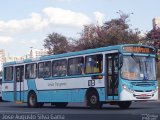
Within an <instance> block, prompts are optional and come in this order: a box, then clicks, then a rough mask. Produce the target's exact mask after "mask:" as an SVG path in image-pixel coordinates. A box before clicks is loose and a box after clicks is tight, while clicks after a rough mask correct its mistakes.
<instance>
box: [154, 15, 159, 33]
mask: <svg viewBox="0 0 160 120" xmlns="http://www.w3.org/2000/svg"><path fill="white" fill-rule="evenodd" d="M153 29H156V30H157V29H160V17H155V18H153Z"/></svg>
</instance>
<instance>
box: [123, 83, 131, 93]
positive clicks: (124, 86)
mask: <svg viewBox="0 0 160 120" xmlns="http://www.w3.org/2000/svg"><path fill="white" fill-rule="evenodd" d="M122 88H123V89H124V90H126V91H128V92H130V93H134V90H132V89H129V88H128V87H127V85H125V84H122Z"/></svg>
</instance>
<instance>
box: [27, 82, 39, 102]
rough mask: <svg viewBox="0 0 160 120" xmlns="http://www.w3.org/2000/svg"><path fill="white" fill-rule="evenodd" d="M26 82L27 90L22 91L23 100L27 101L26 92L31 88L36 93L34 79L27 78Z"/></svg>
mask: <svg viewBox="0 0 160 120" xmlns="http://www.w3.org/2000/svg"><path fill="white" fill-rule="evenodd" d="M27 83H28V90H27V91H26V90H25V91H24V102H27V100H28V94H29V92H30V91H31V90H33V91H34V92H35V93H36V95H37V88H36V84H35V80H34V79H30V80H27Z"/></svg>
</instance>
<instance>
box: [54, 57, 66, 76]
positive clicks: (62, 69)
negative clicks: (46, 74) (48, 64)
mask: <svg viewBox="0 0 160 120" xmlns="http://www.w3.org/2000/svg"><path fill="white" fill-rule="evenodd" d="M66 73H67V60H66V59H63V60H55V61H53V62H52V76H53V77H54V76H55V77H56V76H66Z"/></svg>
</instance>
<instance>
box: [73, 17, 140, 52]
mask: <svg viewBox="0 0 160 120" xmlns="http://www.w3.org/2000/svg"><path fill="white" fill-rule="evenodd" d="M128 17H129V16H128V15H125V14H124V15H121V17H120V18H118V19H112V20H111V21H107V22H105V23H104V24H103V25H102V26H99V25H94V24H91V25H86V26H84V29H83V30H82V33H81V37H80V39H79V40H77V47H76V49H77V50H83V49H90V48H97V47H104V46H109V45H117V44H137V43H139V41H140V40H141V39H140V37H139V34H140V32H139V31H138V29H136V30H135V31H133V30H132V29H130V28H129V25H128V24H127V19H128Z"/></svg>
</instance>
